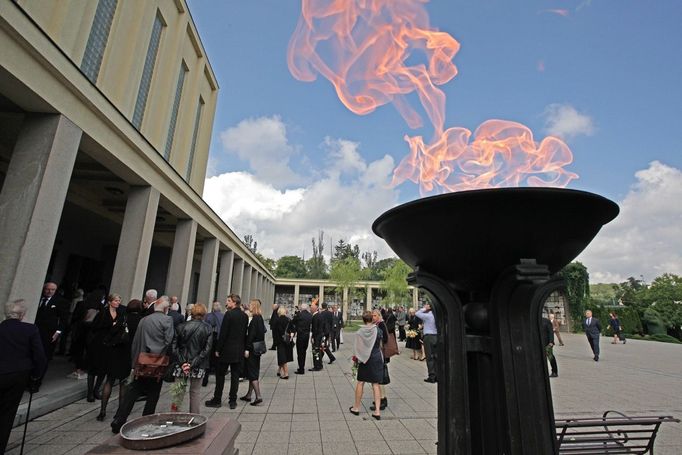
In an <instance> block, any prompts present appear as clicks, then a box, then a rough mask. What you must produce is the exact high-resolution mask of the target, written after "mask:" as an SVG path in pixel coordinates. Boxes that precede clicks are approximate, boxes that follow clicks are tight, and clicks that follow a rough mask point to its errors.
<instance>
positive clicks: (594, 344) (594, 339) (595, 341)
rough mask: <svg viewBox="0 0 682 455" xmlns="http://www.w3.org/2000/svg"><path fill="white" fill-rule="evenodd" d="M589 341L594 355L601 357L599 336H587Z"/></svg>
mask: <svg viewBox="0 0 682 455" xmlns="http://www.w3.org/2000/svg"><path fill="white" fill-rule="evenodd" d="M587 341H588V342H589V343H590V347H591V348H592V352H593V353H594V355H596V356H599V335H597V336H589V335H587Z"/></svg>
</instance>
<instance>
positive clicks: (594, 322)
mask: <svg viewBox="0 0 682 455" xmlns="http://www.w3.org/2000/svg"><path fill="white" fill-rule="evenodd" d="M583 330H584V331H585V335H587V341H588V342H589V343H590V347H591V348H592V353H594V361H595V362H599V334H600V333H601V324H600V323H599V319H597V318H593V317H592V311H590V310H587V311H585V320H584V321H583Z"/></svg>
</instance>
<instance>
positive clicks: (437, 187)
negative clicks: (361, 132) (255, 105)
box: [287, 0, 577, 194]
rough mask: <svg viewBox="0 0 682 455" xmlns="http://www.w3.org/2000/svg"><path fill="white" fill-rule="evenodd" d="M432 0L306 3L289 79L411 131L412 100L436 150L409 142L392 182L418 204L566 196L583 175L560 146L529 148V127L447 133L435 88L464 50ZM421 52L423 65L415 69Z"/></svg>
mask: <svg viewBox="0 0 682 455" xmlns="http://www.w3.org/2000/svg"><path fill="white" fill-rule="evenodd" d="M427 1H428V0H302V6H301V17H300V18H299V21H298V25H297V26H296V31H295V32H294V34H293V36H292V37H291V40H290V42H289V49H288V55H287V59H288V64H289V70H290V71H291V73H292V74H293V75H294V77H296V78H297V79H299V80H302V81H313V80H315V78H316V77H317V74H321V75H322V76H323V77H325V78H326V79H327V80H329V81H330V82H331V83H332V84H333V85H334V88H335V89H336V93H337V95H338V97H339V99H340V100H341V102H342V103H343V104H344V105H345V106H346V107H347V108H348V109H350V110H351V111H352V112H354V113H356V114H359V115H365V114H368V113H370V112H372V111H374V109H376V108H377V107H379V106H382V105H384V104H388V103H391V104H393V105H394V106H395V107H396V109H397V110H398V112H399V113H400V114H401V116H402V117H403V118H404V119H405V121H406V123H407V124H408V126H409V127H410V128H418V127H420V126H422V119H421V116H420V115H419V113H418V112H417V111H416V110H415V109H414V108H413V107H412V106H410V104H409V103H408V101H407V98H406V95H409V94H412V93H415V94H416V95H417V96H418V98H419V101H420V103H421V105H422V107H423V109H424V111H425V113H426V115H427V116H428V118H429V120H430V121H431V124H432V126H433V138H434V139H433V141H432V142H431V143H430V144H426V143H425V142H424V141H423V139H422V137H421V136H415V137H409V136H405V139H406V140H407V142H408V143H409V146H410V154H409V155H408V156H407V157H406V158H405V159H403V160H402V162H401V163H400V164H399V165H398V167H397V168H396V170H395V172H394V178H393V183H394V184H399V183H401V182H403V181H405V180H407V179H409V180H412V181H413V182H415V183H418V184H419V185H420V190H421V192H422V194H424V193H429V192H432V191H439V192H443V191H459V190H464V189H473V188H487V187H496V186H514V185H520V184H526V185H531V186H565V185H567V184H568V182H570V180H571V179H573V178H576V177H577V175H575V174H572V173H569V172H566V171H564V170H563V169H562V167H563V166H565V165H566V164H569V163H570V162H571V161H572V154H571V151H570V149H569V148H568V146H567V145H566V144H565V143H564V142H562V141H561V140H560V139H557V138H554V137H547V138H545V139H544V140H543V141H542V142H541V143H540V144H537V143H536V142H535V141H534V140H533V135H532V133H531V131H530V130H529V129H528V128H526V127H525V126H523V125H521V124H518V123H515V122H508V121H503V120H489V121H487V122H485V123H483V124H482V125H481V126H480V127H479V128H478V129H477V130H476V132H475V133H474V138H473V140H472V141H471V142H469V141H470V138H471V132H470V131H469V130H467V129H465V128H449V129H447V130H446V129H445V127H444V124H445V94H444V93H443V91H442V90H441V89H439V88H438V87H437V86H438V85H442V84H445V83H447V82H449V81H450V80H452V79H453V78H454V77H455V76H456V75H457V67H456V66H455V64H454V63H453V62H452V60H453V59H454V57H455V55H456V54H457V52H458V51H459V47H460V46H459V43H458V42H457V40H455V39H454V38H453V37H452V36H450V35H449V34H448V33H444V32H439V31H438V30H435V29H433V28H431V26H430V25H429V17H428V14H427V12H426V10H425V8H424V6H423V4H424V3H426V2H427ZM417 52H419V53H420V55H421V56H422V57H421V58H422V59H423V62H414V61H413V60H414V55H413V54H415V53H417Z"/></svg>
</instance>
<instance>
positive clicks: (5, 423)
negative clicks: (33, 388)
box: [0, 371, 28, 453]
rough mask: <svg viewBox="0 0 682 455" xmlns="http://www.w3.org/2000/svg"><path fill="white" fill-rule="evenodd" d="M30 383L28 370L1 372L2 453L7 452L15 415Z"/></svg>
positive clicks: (0, 414) (0, 431)
mask: <svg viewBox="0 0 682 455" xmlns="http://www.w3.org/2000/svg"><path fill="white" fill-rule="evenodd" d="M27 383H28V371H19V372H16V373H7V374H0V453H5V448H6V447H7V441H8V440H9V435H10V433H11V432H12V424H13V423H14V417H15V416H16V415H17V409H18V408H19V403H20V402H21V396H22V395H23V394H24V389H26V384H27Z"/></svg>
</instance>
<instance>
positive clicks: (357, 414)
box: [348, 406, 360, 416]
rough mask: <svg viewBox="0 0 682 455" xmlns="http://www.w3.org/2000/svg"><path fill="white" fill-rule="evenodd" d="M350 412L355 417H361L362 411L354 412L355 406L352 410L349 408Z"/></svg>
mask: <svg viewBox="0 0 682 455" xmlns="http://www.w3.org/2000/svg"><path fill="white" fill-rule="evenodd" d="M348 410H349V411H350V413H351V414H353V415H354V416H359V415H360V411H353V406H351V407H350V408H348Z"/></svg>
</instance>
